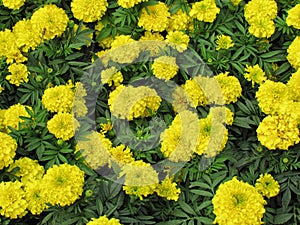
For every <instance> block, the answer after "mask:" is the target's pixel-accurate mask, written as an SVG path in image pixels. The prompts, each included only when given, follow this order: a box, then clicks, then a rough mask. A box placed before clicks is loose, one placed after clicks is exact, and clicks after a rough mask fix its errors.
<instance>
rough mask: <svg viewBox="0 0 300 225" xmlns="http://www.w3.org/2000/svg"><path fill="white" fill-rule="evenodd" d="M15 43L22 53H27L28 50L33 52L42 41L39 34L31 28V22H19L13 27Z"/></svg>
mask: <svg viewBox="0 0 300 225" xmlns="http://www.w3.org/2000/svg"><path fill="white" fill-rule="evenodd" d="M13 33H14V35H15V38H16V39H15V41H16V44H17V46H18V48H19V49H21V51H22V52H28V50H29V49H32V50H34V49H35V47H37V46H38V45H39V44H40V43H41V41H42V39H41V37H40V35H39V33H38V32H37V31H36V30H35V29H34V28H33V26H32V23H31V20H26V19H24V20H20V21H18V22H17V23H16V24H15V25H14V26H13Z"/></svg>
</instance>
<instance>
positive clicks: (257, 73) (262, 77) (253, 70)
mask: <svg viewBox="0 0 300 225" xmlns="http://www.w3.org/2000/svg"><path fill="white" fill-rule="evenodd" d="M244 77H245V78H246V80H248V81H251V82H252V87H254V84H255V83H257V84H262V83H263V82H265V81H266V80H267V77H266V74H265V72H264V71H263V70H262V69H261V68H260V67H259V65H258V64H256V65H255V66H249V65H246V69H245V73H244Z"/></svg>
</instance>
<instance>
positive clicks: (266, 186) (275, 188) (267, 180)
mask: <svg viewBox="0 0 300 225" xmlns="http://www.w3.org/2000/svg"><path fill="white" fill-rule="evenodd" d="M255 188H256V190H257V191H258V192H259V193H260V194H261V195H263V196H266V197H267V198H271V197H274V196H276V195H278V194H279V191H280V186H279V183H278V181H276V180H275V179H274V177H272V175H271V174H268V173H265V174H261V175H260V176H259V178H258V179H257V180H256V183H255Z"/></svg>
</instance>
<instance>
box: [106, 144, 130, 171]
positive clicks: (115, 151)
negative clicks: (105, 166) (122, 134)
mask: <svg viewBox="0 0 300 225" xmlns="http://www.w3.org/2000/svg"><path fill="white" fill-rule="evenodd" d="M109 152H110V154H111V160H112V161H113V162H115V163H117V164H118V165H119V166H123V165H124V164H127V163H131V162H133V161H135V159H134V158H133V155H132V152H131V151H130V148H128V147H125V145H123V144H121V145H119V146H117V147H114V148H110V149H109Z"/></svg>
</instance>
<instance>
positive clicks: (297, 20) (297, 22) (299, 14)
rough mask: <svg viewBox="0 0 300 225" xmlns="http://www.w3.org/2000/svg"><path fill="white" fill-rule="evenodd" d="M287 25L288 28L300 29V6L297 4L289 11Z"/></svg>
mask: <svg viewBox="0 0 300 225" xmlns="http://www.w3.org/2000/svg"><path fill="white" fill-rule="evenodd" d="M286 24H287V25H288V26H293V27H295V28H296V29H300V4H297V5H296V6H294V7H293V8H291V9H290V10H289V11H288V16H287V17H286Z"/></svg>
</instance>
